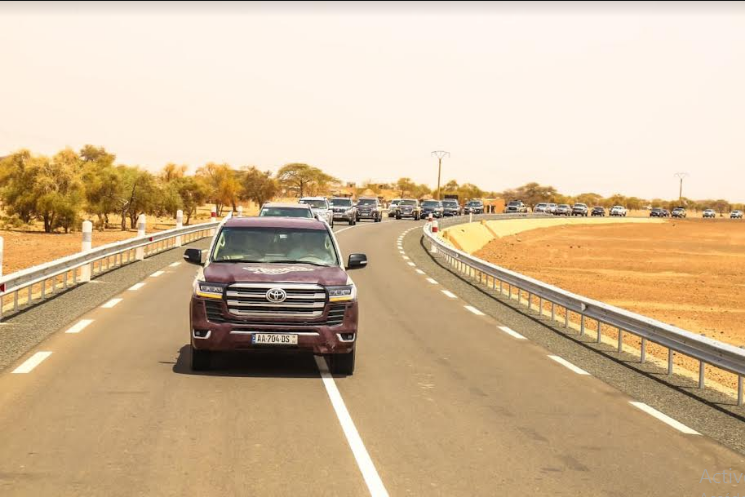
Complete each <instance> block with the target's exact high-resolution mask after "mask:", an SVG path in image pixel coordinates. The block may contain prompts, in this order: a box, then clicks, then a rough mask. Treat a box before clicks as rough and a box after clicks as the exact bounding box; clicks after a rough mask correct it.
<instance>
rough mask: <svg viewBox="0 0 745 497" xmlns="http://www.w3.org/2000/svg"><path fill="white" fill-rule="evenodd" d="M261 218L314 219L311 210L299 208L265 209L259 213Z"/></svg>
mask: <svg viewBox="0 0 745 497" xmlns="http://www.w3.org/2000/svg"><path fill="white" fill-rule="evenodd" d="M259 216H260V217H264V216H268V217H305V218H308V219H313V213H312V212H311V211H310V209H306V208H304V207H303V208H299V207H265V208H263V209H261V212H260V213H259Z"/></svg>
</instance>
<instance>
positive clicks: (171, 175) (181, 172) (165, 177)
mask: <svg viewBox="0 0 745 497" xmlns="http://www.w3.org/2000/svg"><path fill="white" fill-rule="evenodd" d="M186 170H187V167H186V165H185V164H181V165H179V164H174V163H173V162H169V163H168V164H166V165H165V166H163V169H161V170H160V174H159V177H160V179H161V180H162V181H163V182H164V183H170V182H172V181H173V180H176V179H179V178H183V177H184V176H186Z"/></svg>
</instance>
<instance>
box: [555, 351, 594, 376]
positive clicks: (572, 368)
mask: <svg viewBox="0 0 745 497" xmlns="http://www.w3.org/2000/svg"><path fill="white" fill-rule="evenodd" d="M548 357H549V358H550V359H552V360H554V361H556V362H558V363H559V364H561V365H562V366H564V367H565V368H567V369H569V370H570V371H574V372H575V373H577V374H581V375H588V376H589V374H590V373H588V372H587V371H585V370H584V369H581V368H578V367H577V366H575V365H574V364H572V363H571V362H569V361H567V360H566V359H562V358H561V357H559V356H557V355H550V356H548Z"/></svg>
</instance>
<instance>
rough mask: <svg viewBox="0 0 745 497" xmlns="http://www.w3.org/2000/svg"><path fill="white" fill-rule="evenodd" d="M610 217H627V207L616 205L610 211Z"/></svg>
mask: <svg viewBox="0 0 745 497" xmlns="http://www.w3.org/2000/svg"><path fill="white" fill-rule="evenodd" d="M610 215H611V216H621V217H626V207H624V206H622V205H614V206H613V207H612V208H611V210H610Z"/></svg>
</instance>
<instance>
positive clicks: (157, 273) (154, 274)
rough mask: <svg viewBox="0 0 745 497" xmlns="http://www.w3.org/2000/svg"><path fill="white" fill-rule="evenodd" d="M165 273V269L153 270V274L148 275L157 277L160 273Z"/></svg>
mask: <svg viewBox="0 0 745 497" xmlns="http://www.w3.org/2000/svg"><path fill="white" fill-rule="evenodd" d="M163 273H165V271H155V272H154V273H153V274H151V275H150V277H151V278H157V277H158V276H160V275H161V274H163Z"/></svg>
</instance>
